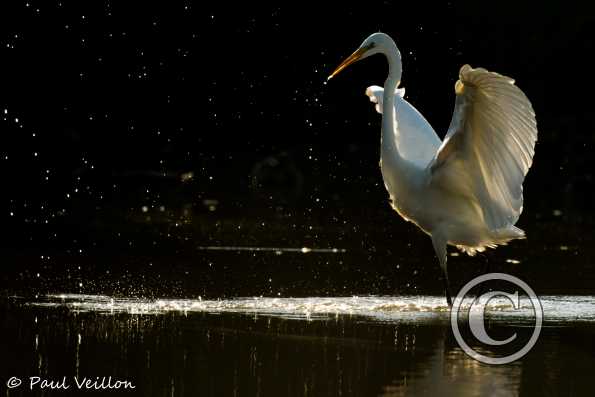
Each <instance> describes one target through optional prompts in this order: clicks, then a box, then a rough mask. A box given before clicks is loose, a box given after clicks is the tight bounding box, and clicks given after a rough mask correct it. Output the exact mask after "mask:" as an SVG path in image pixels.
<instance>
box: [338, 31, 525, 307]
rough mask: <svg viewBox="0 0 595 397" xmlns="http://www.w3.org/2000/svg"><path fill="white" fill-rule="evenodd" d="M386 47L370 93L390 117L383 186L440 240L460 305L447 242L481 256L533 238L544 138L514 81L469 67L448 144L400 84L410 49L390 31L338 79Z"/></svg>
mask: <svg viewBox="0 0 595 397" xmlns="http://www.w3.org/2000/svg"><path fill="white" fill-rule="evenodd" d="M377 53H380V54H383V55H385V56H386V58H387V60H388V63H389V75H388V78H387V80H386V82H385V85H384V89H383V88H381V87H378V86H371V87H368V89H367V90H366V95H368V96H369V97H370V100H371V101H372V102H374V103H376V110H378V112H379V113H381V114H382V144H381V170H382V176H383V179H384V183H385V186H386V189H387V191H388V193H389V196H390V200H391V203H392V205H393V207H394V208H395V210H397V212H398V213H399V214H400V215H401V216H402V217H403V218H404V219H406V220H408V221H411V222H413V223H415V224H416V225H417V226H419V227H420V228H421V229H422V230H423V231H425V232H426V233H427V234H429V235H430V236H431V237H432V243H433V245H434V249H435V251H436V254H437V256H438V259H439V260H440V265H441V267H442V270H443V272H444V280H445V290H446V296H447V300H448V303H449V304H451V298H450V295H451V294H450V288H449V285H448V272H447V268H446V246H447V244H450V245H455V246H457V247H458V248H459V249H461V250H463V251H465V252H467V253H468V254H470V255H473V254H475V253H476V252H477V251H483V250H484V249H485V247H495V246H496V245H499V244H506V243H507V242H508V241H510V240H512V239H517V238H523V237H524V236H525V234H524V232H523V231H522V230H521V229H519V228H517V227H516V226H514V225H515V223H516V222H517V220H518V219H519V216H520V214H521V212H522V210H523V181H524V179H525V176H526V175H527V172H528V170H529V168H530V167H531V164H532V161H533V154H534V148H535V142H536V140H537V124H536V121H535V113H534V111H533V108H532V106H531V102H529V100H528V99H527V97H526V96H525V94H524V93H523V92H522V91H521V90H520V89H519V88H518V87H517V86H516V85H515V84H514V80H513V79H511V78H509V77H506V76H503V75H500V74H498V73H494V72H489V71H487V70H485V69H482V68H477V69H473V68H472V67H470V66H469V65H465V66H463V67H462V68H461V70H460V72H459V80H458V81H457V82H456V84H455V94H456V99H455V108H454V112H453V117H452V120H451V123H450V126H449V128H448V131H447V133H446V136H445V138H444V140H443V141H442V142H441V141H440V139H439V138H438V136H437V135H436V133H435V132H434V130H433V129H432V127H431V126H430V124H429V123H428V122H427V121H426V119H425V118H424V117H423V116H422V115H421V113H419V112H418V111H417V110H416V109H415V108H414V107H413V106H412V105H411V104H409V103H408V102H407V101H406V100H405V99H404V89H402V88H398V85H399V83H400V80H401V70H402V67H401V55H400V52H399V50H398V48H397V46H396V45H395V43H394V41H393V40H392V39H391V38H390V37H389V36H387V35H385V34H384V33H375V34H373V35H371V36H370V37H368V38H367V39H366V40H365V41H364V42H363V43H362V45H361V46H360V47H359V48H358V50H357V51H356V52H354V53H353V54H352V55H351V56H350V57H349V58H347V59H346V60H345V61H344V62H343V63H342V64H341V65H339V67H338V68H337V69H336V70H335V72H334V73H333V74H332V75H331V77H332V76H334V75H335V74H337V73H338V72H340V71H341V70H343V69H344V68H345V67H347V66H348V65H350V64H351V63H353V62H355V61H357V60H359V59H363V58H365V57H367V56H370V55H373V54H377ZM389 93H391V94H389Z"/></svg>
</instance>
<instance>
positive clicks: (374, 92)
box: [366, 85, 440, 168]
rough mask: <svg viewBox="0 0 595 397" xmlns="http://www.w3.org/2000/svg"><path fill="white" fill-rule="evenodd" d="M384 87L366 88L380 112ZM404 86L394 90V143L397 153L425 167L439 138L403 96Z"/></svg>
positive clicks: (437, 145) (433, 153) (438, 142)
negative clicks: (395, 126)
mask: <svg viewBox="0 0 595 397" xmlns="http://www.w3.org/2000/svg"><path fill="white" fill-rule="evenodd" d="M383 94H384V89H383V88H382V87H378V86H376V85H373V86H371V87H368V88H367V89H366V95H367V96H368V97H370V101H371V102H374V103H375V104H376V111H377V112H378V113H382V96H383ZM404 96H405V89H404V88H397V90H396V92H395V118H396V125H397V128H396V131H395V134H396V137H395V138H396V139H395V141H396V143H397V148H398V150H399V153H400V154H401V156H403V158H405V159H406V160H409V161H411V162H412V163H415V164H416V165H418V166H419V167H420V168H426V167H427V166H428V164H429V163H430V161H432V159H433V158H434V155H435V154H436V150H438V148H439V147H440V138H438V135H436V132H435V131H434V129H433V128H432V126H431V125H430V123H428V121H427V120H426V119H425V118H424V116H422V115H421V113H420V112H418V111H417V109H416V108H415V107H413V105H411V104H410V103H409V102H407V101H406V100H405V98H403V97H404Z"/></svg>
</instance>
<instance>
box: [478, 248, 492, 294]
mask: <svg viewBox="0 0 595 397" xmlns="http://www.w3.org/2000/svg"><path fill="white" fill-rule="evenodd" d="M484 258H485V261H486V266H485V268H484V272H483V274H488V273H490V271H491V267H490V260H489V259H488V256H487V255H484ZM485 292H486V283H481V285H480V286H479V292H478V293H477V296H481V295H483V294H484V293H485Z"/></svg>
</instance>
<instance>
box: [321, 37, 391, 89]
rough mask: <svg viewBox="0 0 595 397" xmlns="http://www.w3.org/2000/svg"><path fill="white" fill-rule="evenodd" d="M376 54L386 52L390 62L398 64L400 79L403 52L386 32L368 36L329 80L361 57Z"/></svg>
mask: <svg viewBox="0 0 595 397" xmlns="http://www.w3.org/2000/svg"><path fill="white" fill-rule="evenodd" d="M374 54H384V55H385V56H386V57H387V58H388V59H389V64H391V66H392V64H398V69H399V70H398V74H399V79H400V74H401V70H400V69H401V54H400V53H399V49H398V48H397V45H396V44H395V42H394V41H393V39H391V37H390V36H389V35H387V34H385V33H381V32H378V33H373V34H371V35H370V36H368V38H367V39H365V40H364V42H363V43H362V44H361V45H360V46H359V48H358V49H357V50H355V52H354V53H353V54H351V55H349V56H348V57H347V58H346V59H345V60H344V61H343V62H341V64H340V65H339V66H337V68H336V69H335V70H334V71H333V73H331V75H330V76H328V80H330V79H331V78H333V77H334V76H335V75H337V74H338V73H339V72H340V71H342V70H343V69H345V68H346V67H347V66H349V65H351V64H352V63H355V62H357V61H359V60H361V59H364V58H367V57H369V56H370V55H374ZM393 60H394V61H395V62H391V61H393Z"/></svg>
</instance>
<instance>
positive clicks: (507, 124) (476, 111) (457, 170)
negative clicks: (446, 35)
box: [430, 65, 537, 230]
mask: <svg viewBox="0 0 595 397" xmlns="http://www.w3.org/2000/svg"><path fill="white" fill-rule="evenodd" d="M455 92H456V101H455V109H454V113H453V118H452V121H451V123H450V126H449V129H448V132H447V134H446V137H445V139H444V141H443V142H442V145H441V146H440V148H439V149H438V151H437V153H436V156H435V158H434V160H433V161H432V163H431V164H430V170H431V182H432V183H437V184H440V185H443V186H444V187H445V188H450V189H453V190H455V189H456V190H457V191H462V192H466V194H468V195H471V196H473V198H474V199H475V200H477V202H478V203H479V205H480V207H481V208H482V211H483V215H484V218H485V221H486V223H487V225H488V227H490V229H492V230H497V229H501V228H506V227H509V226H511V225H514V223H516V221H517V220H518V218H519V216H520V214H521V212H522V210H523V181H524V179H525V176H526V175H527V172H528V171H529V168H530V167H531V164H532V162H533V155H534V153H535V142H536V141H537V123H536V120H535V112H534V111H533V107H532V106H531V102H529V100H528V99H527V97H526V96H525V94H524V93H523V92H522V91H521V90H520V89H519V88H518V87H517V86H516V85H515V84H514V80H513V79H511V78H510V77H506V76H503V75H500V74H498V73H494V72H489V71H487V70H486V69H483V68H477V69H473V68H471V67H470V66H469V65H465V66H463V67H462V68H461V70H460V72H459V80H458V81H457V83H456V85H455ZM461 185H465V186H461Z"/></svg>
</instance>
